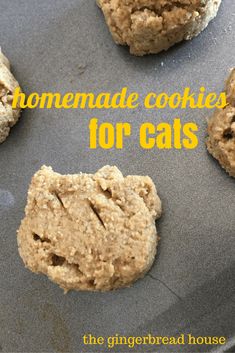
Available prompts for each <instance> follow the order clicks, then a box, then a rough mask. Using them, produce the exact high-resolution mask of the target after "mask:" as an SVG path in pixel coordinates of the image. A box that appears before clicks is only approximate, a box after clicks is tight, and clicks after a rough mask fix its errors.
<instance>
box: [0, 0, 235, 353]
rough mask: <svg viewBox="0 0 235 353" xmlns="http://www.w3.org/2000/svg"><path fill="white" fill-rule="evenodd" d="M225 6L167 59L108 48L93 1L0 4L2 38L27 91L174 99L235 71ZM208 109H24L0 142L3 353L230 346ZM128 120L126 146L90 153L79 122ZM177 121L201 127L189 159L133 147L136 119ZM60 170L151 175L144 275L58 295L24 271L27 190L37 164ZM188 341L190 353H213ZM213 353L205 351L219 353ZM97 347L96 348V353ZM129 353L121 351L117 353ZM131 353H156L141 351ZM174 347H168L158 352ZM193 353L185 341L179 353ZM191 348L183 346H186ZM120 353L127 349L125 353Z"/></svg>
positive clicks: (229, 255)
mask: <svg viewBox="0 0 235 353" xmlns="http://www.w3.org/2000/svg"><path fill="white" fill-rule="evenodd" d="M234 15H235V2H234V1H233V0H224V1H223V2H222V5H221V8H220V11H219V13H218V16H217V17H216V19H215V20H214V21H213V22H211V24H210V26H209V27H208V28H207V29H206V30H205V31H204V32H203V33H202V34H200V36H198V37H197V38H195V39H194V40H193V41H189V42H186V43H181V44H180V45H177V46H175V47H174V48H172V49H170V50H169V51H167V52H166V53H162V54H159V55H157V56H156V55H153V56H147V57H144V58H136V57H133V56H131V55H130V54H129V52H128V50H127V49H125V48H121V47H118V46H116V44H115V43H114V42H113V40H112V38H111V37H110V34H109V32H108V31H107V27H106V24H105V23H104V20H103V15H102V13H101V11H100V10H99V9H98V8H97V5H96V4H95V1H93V0H69V1H65V0H51V1H48V0H41V1H40V2H39V1H37V0H30V1H29V0H14V1H13V0H10V1H5V2H3V3H2V4H1V12H0V29H1V30H0V43H1V47H2V49H3V51H4V53H5V54H6V55H7V57H8V58H9V59H10V60H11V64H12V70H13V73H14V75H15V77H17V79H18V81H19V82H20V83H21V86H22V89H24V91H26V93H30V92H34V91H45V90H46V91H49V90H53V91H60V90H61V91H63V92H69V91H76V90H79V89H80V90H84V91H85V90H94V91H99V90H101V89H102V90H103V91H105V90H112V91H113V92H115V91H117V90H118V89H120V88H121V87H123V86H129V88H130V90H138V91H139V92H140V95H141V96H142V97H143V96H144V95H145V94H146V93H147V92H149V91H153V90H155V91H159V90H161V91H167V92H174V91H179V90H180V89H182V88H183V87H187V86H191V87H193V88H194V89H195V90H196V89H198V88H199V87H200V86H201V85H206V87H208V90H210V91H216V92H218V93H219V92H221V90H222V89H223V86H224V85H223V82H224V80H225V78H226V77H227V73H228V69H230V68H232V67H234V57H235V47H234V45H232V43H233V42H234V33H235V23H234V22H235V16H234ZM210 115H211V111H200V110H193V111H192V110H188V109H187V110H184V111H180V110H178V111H175V112H173V111H171V110H165V111H146V110H145V109H143V108H142V107H140V108H139V109H138V110H136V111H123V110H122V111H113V112H111V111H105V110H104V111H93V112H91V111H87V110H85V111H74V110H66V111H62V110H61V111H59V110H58V111H56V110H50V111H49V110H45V111H39V110H33V111H24V112H23V115H22V118H21V119H20V121H19V123H18V124H16V126H15V127H14V128H13V129H12V131H11V134H10V136H9V138H8V139H7V140H6V142H4V143H3V144H2V145H1V146H0V221H1V223H0V224H1V237H0V261H1V266H0V283H1V285H0V301H1V305H0V328H1V329H0V346H1V349H2V351H3V352H5V353H7V352H40V353H43V352H73V353H75V352H76V353H77V352H83V353H84V352H85V353H87V352H94V351H96V352H97V349H95V348H94V347H90V348H89V349H87V347H84V346H83V345H82V342H81V337H82V335H83V334H85V333H88V332H89V333H93V334H96V335H105V336H107V335H112V334H115V333H120V334H125V335H131V336H133V335H135V336H139V335H143V334H146V333H148V332H153V333H155V334H157V335H162V334H166V335H171V334H177V333H179V332H185V333H188V332H191V333H192V334H194V335H198V336H201V335H202V334H204V335H225V336H227V337H228V338H229V344H228V345H229V346H231V345H232V344H233V339H234V335H235V327H234V326H235V325H234V317H235V315H234V310H235V308H234V276H235V268H234V246H235V240H234V229H235V217H234V214H235V203H234V200H235V187H234V186H235V185H234V179H233V178H231V177H229V176H228V175H227V174H226V173H225V172H224V171H223V170H222V169H221V167H220V166H219V165H218V163H217V162H216V161H215V160H214V159H213V158H212V157H211V156H210V155H209V154H208V152H207V151H206V148H205V138H206V128H207V122H206V117H209V116H210ZM93 116H97V118H99V119H100V121H112V122H117V121H120V120H122V119H123V120H124V119H125V120H126V121H130V122H131V123H132V124H133V135H132V137H131V138H130V140H128V141H127V142H126V144H125V148H124V149H123V151H117V150H112V151H105V152H104V151H102V150H96V151H90V150H89V148H88V121H89V119H90V118H91V117H93ZM176 116H180V117H181V118H182V120H183V121H195V122H197V124H198V126H199V134H198V136H199V140H200V143H199V147H198V148H197V149H196V150H195V151H186V150H182V151H174V150H172V151H159V150H150V151H143V150H142V149H141V148H140V147H139V143H138V137H137V135H138V129H139V126H140V124H141V123H142V122H143V121H152V122H154V123H156V124H157V123H158V122H159V121H161V120H164V121H169V122H171V121H172V119H173V118H174V117H176ZM43 164H46V165H51V166H52V167H53V169H54V170H56V171H58V172H59V173H61V174H68V173H70V174H73V173H77V171H78V170H81V171H83V172H86V173H94V172H95V171H97V170H98V169H99V168H100V167H102V166H103V165H106V164H110V165H113V164H115V165H117V166H118V168H119V169H120V170H122V172H123V174H124V175H128V174H129V175H131V174H138V175H146V174H148V175H149V176H150V177H151V178H152V179H153V181H154V183H155V184H156V185H157V188H158V191H159V196H160V198H161V200H162V202H163V209H164V214H163V216H162V218H161V219H160V220H159V222H158V231H159V234H160V236H161V240H160V243H159V247H158V255H157V260H156V262H155V263H154V266H153V268H152V269H151V272H150V274H149V275H147V276H146V277H145V278H144V279H142V280H140V281H138V282H137V283H136V284H135V285H134V286H133V287H131V288H128V289H122V290H118V291H116V292H112V293H106V294H103V293H77V292H71V293H68V294H67V295H66V296H64V295H63V293H62V291H61V290H60V289H59V288H57V287H56V286H55V285H54V284H53V283H51V282H50V281H48V280H47V278H44V277H43V276H35V275H34V274H31V273H30V272H29V271H28V270H27V269H25V268H24V266H22V261H21V259H20V257H19V255H18V249H17V242H16V229H18V227H19V225H20V221H21V219H22V218H23V215H24V207H25V204H26V196H27V190H28V185H29V183H30V180H31V177H32V175H33V174H34V173H35V172H36V171H37V170H38V169H39V168H40V167H41V165H43ZM215 350H216V349H215V347H214V348H213V347H210V346H207V347H198V349H197V351H198V352H206V351H215ZM222 350H224V347H223V349H219V348H218V350H216V351H219V352H222ZM99 351H100V352H106V351H107V350H106V349H105V348H102V347H101V348H100V349H99ZM120 351H124V352H128V349H126V348H124V347H121V348H120V349H119V350H117V349H116V352H120ZM137 351H140V352H141V351H142V352H143V353H145V352H146V351H150V352H155V351H156V350H155V349H153V348H152V347H150V348H149V350H147V349H144V350H143V348H142V349H141V347H138V349H137ZM157 351H158V352H161V351H162V352H175V347H158V349H157ZM190 351H192V350H191V349H190V347H187V346H183V347H182V352H190ZM195 351H196V350H195V349H194V352H195ZM129 352H133V350H132V349H129Z"/></svg>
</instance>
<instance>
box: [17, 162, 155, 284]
mask: <svg viewBox="0 0 235 353" xmlns="http://www.w3.org/2000/svg"><path fill="white" fill-rule="evenodd" d="M25 213H26V215H25V218H24V220H23V221H22V222H21V226H20V228H19V231H18V245H19V252H20V255H21V257H22V259H23V261H24V263H25V265H26V267H28V268H29V269H30V270H31V271H33V272H36V273H43V274H46V275H47V276H48V277H49V278H50V279H51V280H52V281H54V282H56V283H58V284H59V285H60V286H61V287H62V288H63V289H64V290H65V291H68V290H72V289H75V290H89V291H108V290H112V289H116V288H120V287H126V286H130V285H131V284H132V283H133V282H134V281H136V280H137V279H138V278H140V277H142V276H143V275H144V274H145V273H146V272H147V271H148V270H149V269H150V267H151V266H152V263H153V261H154V258H155V254H156V246H157V242H158V237H157V231H156V226H155V220H156V219H157V218H159V217H160V215H161V201H160V199H159V197H158V196H157V193H156V189H155V186H154V184H153V182H152V180H151V179H150V178H149V177H140V176H127V177H123V175H122V173H121V172H120V171H119V170H118V168H116V167H110V166H105V167H103V168H102V169H100V170H99V171H98V172H97V173H95V174H94V175H92V174H78V175H60V174H58V173H55V172H53V170H52V169H51V168H50V167H49V168H48V167H42V168H41V170H39V171H38V172H37V173H36V174H35V175H34V177H33V179H32V182H31V185H30V188H29V192H28V202H27V206H26V209H25Z"/></svg>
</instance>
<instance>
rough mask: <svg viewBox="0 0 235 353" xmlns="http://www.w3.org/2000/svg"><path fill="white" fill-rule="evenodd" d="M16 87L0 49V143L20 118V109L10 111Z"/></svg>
mask: <svg viewBox="0 0 235 353" xmlns="http://www.w3.org/2000/svg"><path fill="white" fill-rule="evenodd" d="M17 87H19V83H18V82H17V81H16V80H15V78H14V76H13V75H12V73H11V71H10V63H9V60H8V59H7V58H6V57H5V56H4V55H3V53H2V52H1V49H0V143H2V142H4V141H5V140H6V138H7V136H8V135H9V132H10V129H11V127H12V126H13V125H15V124H16V122H17V121H18V119H19V117H20V108H17V109H12V99H13V93H14V90H15V89H16V88H17Z"/></svg>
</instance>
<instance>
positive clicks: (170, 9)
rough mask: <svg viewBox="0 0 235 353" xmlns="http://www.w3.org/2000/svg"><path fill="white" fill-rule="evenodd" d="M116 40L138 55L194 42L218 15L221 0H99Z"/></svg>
mask: <svg viewBox="0 0 235 353" xmlns="http://www.w3.org/2000/svg"><path fill="white" fill-rule="evenodd" d="M97 2H98V5H99V6H100V7H101V9H102V11H103V13H104V16H105V19H106V22H107V24H108V27H109V29H110V31H111V34H112V36H113V39H114V41H115V42H116V43H117V44H121V45H128V46H129V47H130V52H131V53H132V54H134V55H139V56H142V55H145V54H150V53H159V52H161V51H162V50H167V49H169V48H170V47H171V46H172V45H174V44H175V43H178V42H181V41H182V40H184V39H186V40H189V39H192V38H193V37H195V36H197V35H198V34H199V33H200V32H201V31H202V30H204V29H205V28H206V27H207V25H208V23H209V22H210V21H211V20H212V19H213V18H214V17H215V16H216V14H217V11H218V9H219V6H220V3H221V0H97Z"/></svg>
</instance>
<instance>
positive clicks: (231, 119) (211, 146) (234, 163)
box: [207, 69, 235, 177]
mask: <svg viewBox="0 0 235 353" xmlns="http://www.w3.org/2000/svg"><path fill="white" fill-rule="evenodd" d="M226 95H227V103H228V104H227V106H226V107H225V108H224V109H220V110H217V111H216V112H215V113H214V115H213V116H212V117H211V118H210V120H209V122H208V135H209V137H208V139H207V149H208V151H209V152H210V153H211V154H212V156H213V157H214V158H216V159H217V160H218V161H219V163H220V164H221V166H222V167H223V168H224V169H225V170H226V171H227V172H228V173H229V175H231V176H233V177H235V69H232V70H231V73H230V75H229V78H228V80H227V82H226Z"/></svg>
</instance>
